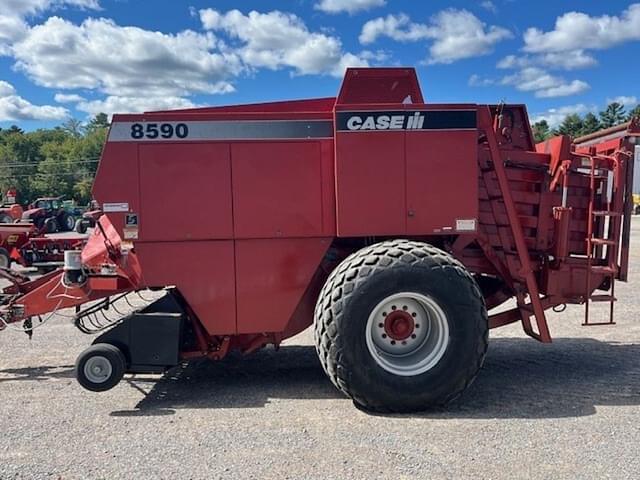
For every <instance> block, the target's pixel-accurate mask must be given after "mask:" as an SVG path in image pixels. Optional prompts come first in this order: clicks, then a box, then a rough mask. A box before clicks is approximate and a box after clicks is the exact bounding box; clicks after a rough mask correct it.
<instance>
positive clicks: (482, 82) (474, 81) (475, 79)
mask: <svg viewBox="0 0 640 480" xmlns="http://www.w3.org/2000/svg"><path fill="white" fill-rule="evenodd" d="M495 83H496V81H495V80H493V79H492V78H487V77H481V76H480V75H477V74H475V73H474V74H473V75H471V76H470V77H469V86H470V87H489V86H491V85H495Z"/></svg>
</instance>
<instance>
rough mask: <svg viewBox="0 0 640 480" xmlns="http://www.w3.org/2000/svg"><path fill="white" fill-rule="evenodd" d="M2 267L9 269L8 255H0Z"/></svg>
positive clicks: (0, 265)
mask: <svg viewBox="0 0 640 480" xmlns="http://www.w3.org/2000/svg"><path fill="white" fill-rule="evenodd" d="M0 267H1V268H9V257H7V256H6V255H0Z"/></svg>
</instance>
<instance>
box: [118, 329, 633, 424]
mask: <svg viewBox="0 0 640 480" xmlns="http://www.w3.org/2000/svg"><path fill="white" fill-rule="evenodd" d="M129 382H130V383H131V384H132V385H136V384H137V383H138V381H137V379H136V378H135V377H134V378H132V379H130V380H129ZM141 382H144V381H143V380H141ZM144 385H145V383H142V384H141V385H139V386H137V387H136V388H139V389H142V390H144V388H143V386H144ZM146 385H147V386H150V385H153V386H152V387H151V390H150V391H149V393H148V394H147V395H146V396H145V398H144V399H143V400H141V401H140V402H139V403H138V405H136V409H135V410H133V411H120V412H113V413H112V415H114V416H140V415H162V414H171V413H173V412H172V410H173V409H180V408H255V407H261V406H264V405H265V404H267V403H268V402H269V399H271V398H293V399H303V400H304V399H334V398H343V397H342V395H341V394H340V393H339V392H338V391H337V390H335V389H334V388H333V386H332V385H331V383H330V382H329V380H328V379H327V378H326V376H325V374H324V372H323V371H322V369H321V367H320V364H319V362H318V360H317V358H316V353H315V350H314V348H313V347H311V346H286V347H282V348H281V349H280V351H278V352H276V351H274V350H273V349H265V350H262V351H261V352H258V353H256V354H254V355H252V356H249V357H239V356H233V357H231V358H227V359H225V360H223V361H221V362H217V363H214V362H209V361H198V362H192V363H190V364H187V365H185V366H183V367H178V368H175V369H173V370H171V371H170V372H168V373H167V375H165V376H164V377H163V378H162V379H160V380H159V381H157V382H156V383H155V384H148V383H147V384H146ZM605 405H640V345H629V344H617V343H606V342H600V341H597V340H593V339H557V340H555V341H554V343H553V344H551V345H542V344H538V343H536V342H534V341H532V340H529V339H525V338H499V339H493V340H492V341H491V343H490V348H489V354H488V355H487V359H486V362H485V365H484V368H483V370H482V371H481V372H480V375H479V376H478V378H477V379H476V381H475V383H474V384H473V385H472V386H471V387H470V388H469V389H468V390H467V391H466V393H465V394H464V395H463V396H462V398H460V399H459V400H457V401H456V402H454V403H453V404H451V405H449V406H448V407H447V408H446V409H438V410H432V411H429V412H425V413H422V414H414V415H412V416H414V417H421V418H483V419H486V418H560V417H576V416H585V415H591V414H593V413H595V409H596V406H605ZM341 408H353V407H351V405H350V404H348V405H347V404H345V405H344V406H343V407H341ZM161 412H163V413H161Z"/></svg>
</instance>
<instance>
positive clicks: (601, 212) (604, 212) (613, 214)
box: [592, 210, 622, 217]
mask: <svg viewBox="0 0 640 480" xmlns="http://www.w3.org/2000/svg"><path fill="white" fill-rule="evenodd" d="M592 213H593V216H594V217H621V216H622V213H620V212H611V211H609V210H598V211H595V212H592Z"/></svg>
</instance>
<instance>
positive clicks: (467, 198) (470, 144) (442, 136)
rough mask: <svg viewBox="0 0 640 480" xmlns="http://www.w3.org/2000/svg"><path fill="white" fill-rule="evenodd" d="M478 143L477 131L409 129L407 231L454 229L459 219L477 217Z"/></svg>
mask: <svg viewBox="0 0 640 480" xmlns="http://www.w3.org/2000/svg"><path fill="white" fill-rule="evenodd" d="M477 143H478V142H477V133H476V131H475V130H472V131H446V132H445V131H440V132H438V131H433V132H407V135H406V163H407V209H408V211H409V216H408V217H407V218H408V220H407V233H409V234H411V235H422V234H430V233H441V232H446V231H449V230H451V231H453V232H455V231H456V221H457V220H473V219H477V217H478V180H477V178H478V153H477ZM466 228H469V227H468V223H467V224H466Z"/></svg>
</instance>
